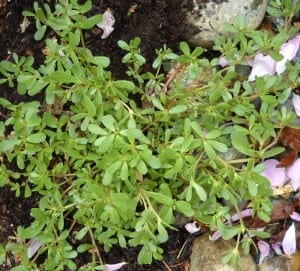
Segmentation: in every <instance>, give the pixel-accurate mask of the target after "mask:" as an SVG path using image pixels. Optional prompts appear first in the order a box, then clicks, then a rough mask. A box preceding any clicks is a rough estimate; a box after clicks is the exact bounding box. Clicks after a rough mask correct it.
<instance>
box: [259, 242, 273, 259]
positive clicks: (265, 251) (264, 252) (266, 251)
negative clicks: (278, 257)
mask: <svg viewBox="0 0 300 271" xmlns="http://www.w3.org/2000/svg"><path fill="white" fill-rule="evenodd" d="M257 247H258V249H259V252H260V254H259V262H258V264H262V263H263V261H264V259H265V258H266V257H267V256H269V255H270V251H271V249H270V245H269V244H268V243H267V242H265V241H262V240H259V241H258V242H257Z"/></svg>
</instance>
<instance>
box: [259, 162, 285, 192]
mask: <svg viewBox="0 0 300 271" xmlns="http://www.w3.org/2000/svg"><path fill="white" fill-rule="evenodd" d="M263 164H264V165H265V170H264V171H263V172H262V173H261V175H262V176H264V177H266V178H267V179H268V180H269V181H270V183H271V186H273V187H275V186H281V185H283V184H284V183H285V181H286V172H285V169H284V168H278V167H276V166H277V165H278V164H279V161H278V160H276V159H268V160H265V161H264V162H263Z"/></svg>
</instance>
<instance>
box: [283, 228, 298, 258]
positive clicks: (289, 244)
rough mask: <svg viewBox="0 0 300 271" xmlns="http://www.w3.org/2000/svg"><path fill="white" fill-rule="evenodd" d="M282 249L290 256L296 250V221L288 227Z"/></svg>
mask: <svg viewBox="0 0 300 271" xmlns="http://www.w3.org/2000/svg"><path fill="white" fill-rule="evenodd" d="M282 249H283V252H284V253H285V254H286V255H288V256H289V255H292V254H293V253H295V252H296V249H297V245H296V229H295V224H294V223H293V224H292V225H291V226H290V227H289V228H288V230H287V231H286V233H285V235H284V237H283V240H282Z"/></svg>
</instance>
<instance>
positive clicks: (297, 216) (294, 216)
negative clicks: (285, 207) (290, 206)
mask: <svg viewBox="0 0 300 271" xmlns="http://www.w3.org/2000/svg"><path fill="white" fill-rule="evenodd" d="M290 218H291V219H293V220H295V221H298V222H300V214H299V213H297V212H295V211H294V212H292V213H291V214H290Z"/></svg>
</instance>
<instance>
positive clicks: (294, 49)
mask: <svg viewBox="0 0 300 271" xmlns="http://www.w3.org/2000/svg"><path fill="white" fill-rule="evenodd" d="M299 47H300V35H297V36H296V37H294V38H292V39H290V40H289V41H288V42H286V43H284V44H282V46H281V48H280V51H279V53H280V54H282V55H283V57H284V58H285V59H286V60H293V59H294V57H295V56H296V55H297V53H298V50H299Z"/></svg>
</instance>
